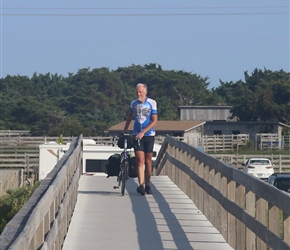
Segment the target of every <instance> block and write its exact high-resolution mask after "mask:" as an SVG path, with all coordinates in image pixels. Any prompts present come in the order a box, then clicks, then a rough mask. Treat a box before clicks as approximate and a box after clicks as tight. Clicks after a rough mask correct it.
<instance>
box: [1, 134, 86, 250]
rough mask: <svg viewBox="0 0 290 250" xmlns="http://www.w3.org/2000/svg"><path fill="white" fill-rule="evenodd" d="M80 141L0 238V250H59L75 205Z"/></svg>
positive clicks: (71, 146) (80, 139) (75, 142)
mask: <svg viewBox="0 0 290 250" xmlns="http://www.w3.org/2000/svg"><path fill="white" fill-rule="evenodd" d="M81 145H82V137H81V136H80V137H79V138H76V139H75V140H74V141H73V142H72V143H71V145H70V148H69V150H68V151H67V152H66V153H65V155H64V156H63V157H62V159H61V160H60V161H59V162H58V163H57V164H56V166H55V167H54V168H53V170H52V171H51V172H50V173H49V174H48V176H47V178H45V179H44V180H43V181H42V182H41V184H40V186H39V187H38V188H37V189H36V190H35V191H34V193H33V194H32V196H31V198H30V199H29V200H28V201H27V202H26V203H25V205H24V206H23V207H22V208H21V210H20V211H19V212H18V213H17V214H16V215H15V216H14V217H13V219H12V220H11V221H10V222H9V223H8V224H7V225H6V227H5V228H4V231H3V232H2V234H1V235H0V250H4V249H5V250H6V249H27V250H35V249H38V250H47V249H54V250H60V249H61V248H62V245H63V242H64V239H65V236H66V234H67V231H68V227H69V223H70V220H71V217H72V214H73V210H74V207H75V204H76V201H77V194H78V183H79V178H80V175H81V174H82V173H81V171H82V167H81V166H82V164H81V157H82V146H81Z"/></svg>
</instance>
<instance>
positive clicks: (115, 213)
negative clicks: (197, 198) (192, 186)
mask: <svg viewBox="0 0 290 250" xmlns="http://www.w3.org/2000/svg"><path fill="white" fill-rule="evenodd" d="M114 185H116V177H110V178H106V176H105V175H104V174H100V175H94V176H85V175H83V176H81V179H80V186H79V191H78V192H79V193H78V201H77V204H76V207H75V211H74V215H73V218H72V221H71V224H70V227H69V231H68V235H67V237H66V239H65V242H64V246H63V249H64V250H90V249H92V250H96V249H101V250H115V249H117V250H122V249H126V250H138V249H140V250H162V249H168V250H169V249H170V250H172V249H179V250H187V249H195V250H198V249H203V250H205V249H206V250H210V249H214V250H218V249H221V250H227V249H232V248H231V247H230V246H229V245H228V244H227V243H226V242H225V240H224V238H223V237H222V236H221V234H220V233H219V232H218V231H217V230H216V229H215V228H214V227H213V226H212V225H211V223H210V222H209V221H208V220H207V219H206V217H205V216H204V215H203V214H202V213H201V212H200V211H199V210H198V209H197V208H196V206H195V205H194V203H193V202H192V201H191V200H190V199H189V198H188V197H187V196H186V195H185V194H184V193H183V192H182V191H181V190H180V189H179V188H178V187H177V186H176V185H175V184H174V183H173V182H171V180H170V179H169V178H168V177H167V176H153V177H152V184H151V188H152V191H153V195H146V196H141V195H140V194H138V193H137V192H136V188H137V179H129V180H128V181H127V185H126V193H125V195H124V196H121V195H120V192H119V190H118V189H113V186H114Z"/></svg>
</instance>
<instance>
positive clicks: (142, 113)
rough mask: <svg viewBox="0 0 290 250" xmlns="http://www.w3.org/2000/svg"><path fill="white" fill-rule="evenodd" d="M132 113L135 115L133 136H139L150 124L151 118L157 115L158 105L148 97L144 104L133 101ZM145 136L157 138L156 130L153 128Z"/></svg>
mask: <svg viewBox="0 0 290 250" xmlns="http://www.w3.org/2000/svg"><path fill="white" fill-rule="evenodd" d="M131 111H132V112H133V114H134V129H133V135H137V134H138V133H139V132H141V131H142V130H143V129H144V128H146V127H147V126H148V125H149V124H150V122H151V116H152V115H157V103H156V101H155V100H153V99H150V98H148V97H147V98H146V100H145V102H144V103H142V102H140V101H138V100H133V101H132V102H131ZM144 136H155V129H154V128H151V129H150V130H149V131H147V132H146V133H145V134H144Z"/></svg>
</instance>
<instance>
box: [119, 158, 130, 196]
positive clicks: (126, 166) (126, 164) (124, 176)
mask: <svg viewBox="0 0 290 250" xmlns="http://www.w3.org/2000/svg"><path fill="white" fill-rule="evenodd" d="M122 167H123V172H122V182H121V194H122V196H123V195H124V194H125V186H126V180H127V176H128V170H129V162H128V161H127V160H125V161H124V162H123V166H122Z"/></svg>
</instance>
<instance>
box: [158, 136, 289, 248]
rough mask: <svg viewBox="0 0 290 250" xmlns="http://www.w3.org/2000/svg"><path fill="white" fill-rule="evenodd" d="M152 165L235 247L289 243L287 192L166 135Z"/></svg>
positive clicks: (282, 246) (285, 244)
mask: <svg viewBox="0 0 290 250" xmlns="http://www.w3.org/2000/svg"><path fill="white" fill-rule="evenodd" d="M155 168H156V171H155V174H156V175H167V176H169V178H170V179H171V180H172V181H173V182H174V183H175V184H176V185H177V186H178V187H179V188H180V189H181V190H182V191H183V192H184V193H185V194H186V195H187V196H188V197H189V198H191V200H192V201H193V202H194V203H195V205H196V206H197V207H198V209H199V210H201V212H202V213H203V214H204V215H205V216H206V217H207V218H208V220H209V221H210V222H211V223H212V224H213V226H214V227H216V228H217V229H218V230H219V231H220V233H221V234H222V235H223V237H224V238H225V240H226V241H227V242H228V243H229V244H230V245H231V246H232V247H233V248H234V249H236V250H240V249H241V250H242V249H243V250H244V249H257V250H260V249H268V248H271V249H277V250H278V249H279V250H289V249H290V195H289V194H288V193H286V192H284V191H281V190H279V189H276V188H275V187H273V186H271V185H269V184H268V183H266V182H264V181H261V180H259V179H257V178H255V177H252V176H251V175H248V174H246V173H244V172H242V171H240V170H239V169H237V168H235V167H232V166H230V165H227V164H225V163H223V162H221V161H219V160H217V159H215V158H213V157H211V156H210V155H207V154H205V153H204V152H201V151H199V150H197V149H195V148H193V147H191V146H190V145H188V144H186V143H183V142H181V141H177V140H175V139H174V138H171V137H169V136H167V137H166V139H165V142H164V144H163V145H162V148H161V150H160V151H159V154H158V157H157V159H156V161H155Z"/></svg>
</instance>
